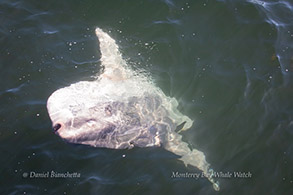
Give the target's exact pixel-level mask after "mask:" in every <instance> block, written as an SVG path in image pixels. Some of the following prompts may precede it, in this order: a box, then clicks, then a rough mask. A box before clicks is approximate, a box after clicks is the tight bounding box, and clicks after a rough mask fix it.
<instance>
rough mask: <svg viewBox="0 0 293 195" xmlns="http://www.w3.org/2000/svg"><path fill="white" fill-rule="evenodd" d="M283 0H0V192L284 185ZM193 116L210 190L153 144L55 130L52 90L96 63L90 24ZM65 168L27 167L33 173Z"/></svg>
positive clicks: (292, 91) (288, 147)
mask: <svg viewBox="0 0 293 195" xmlns="http://www.w3.org/2000/svg"><path fill="white" fill-rule="evenodd" d="M292 25H293V4H292V2H291V1H289V0H284V1H273V0H271V1H269V0H266V1H261V0H247V1H240V0H237V1H232V0H230V1H229V0H222V1H207V0H206V1H205V0H199V1H172V0H165V1H164V0H162V1H152V0H145V1H136V0H128V1H114V0H107V1H106V0H99V1H93V0H84V1H77V0H72V1H37V0H26V1H24V0H23V1H20V0H18V1H17V0H3V1H1V2H0V45H1V46H0V51H1V52H0V68H1V71H0V78H1V82H0V121H1V123H0V143H1V145H0V151H1V160H0V163H1V167H0V173H1V178H0V192H1V194H74V193H91V194H179V193H180V194H292V193H293V169H292V162H293V144H292V141H293V101H292V99H293V85H292V84H293V79H292V78H293V77H292V72H293V26H292ZM97 26H98V27H100V28H102V29H104V30H106V31H108V32H110V34H111V36H112V37H113V38H115V39H116V40H117V42H118V44H119V46H120V48H121V52H122V53H123V55H124V57H125V58H126V59H127V60H128V63H129V64H130V65H131V66H133V68H137V69H143V70H145V72H148V73H149V74H150V76H151V77H152V78H153V80H154V81H155V83H156V84H157V85H158V86H159V87H160V88H162V90H163V91H164V92H165V93H166V94H167V95H169V96H172V97H175V98H176V99H177V100H178V101H179V104H180V105H179V108H180V110H181V112H182V113H184V114H186V115H188V116H189V117H190V118H192V119H193V120H194V121H195V122H194V125H193V127H192V128H191V129H190V130H189V131H187V132H185V133H184V134H183V135H184V140H185V141H187V142H188V143H189V144H190V146H191V147H193V148H197V149H199V150H201V151H203V152H204V153H205V155H206V157H207V161H208V162H210V163H211V166H212V167H213V168H214V170H215V171H218V172H223V173H227V172H231V173H234V172H244V173H251V174H252V176H251V177H249V178H246V179H245V178H237V177H232V178H224V177H221V178H219V182H220V184H221V191H220V192H215V191H214V190H213V188H212V186H211V184H210V183H209V182H208V181H207V180H206V179H204V178H201V179H192V178H172V173H173V172H180V173H185V172H189V173H197V172H199V171H198V170H196V169H195V168H192V167H188V168H186V167H185V166H184V165H183V164H182V163H181V162H180V161H178V160H176V159H177V156H175V155H173V154H171V153H169V152H167V151H165V150H164V149H162V148H142V149H138V148H137V149H133V150H109V149H98V148H92V147H88V146H81V145H73V144H68V143H65V142H64V141H62V140H61V139H60V138H59V137H58V136H56V135H54V134H53V132H52V128H51V121H50V119H49V116H48V114H47V110H46V101H47V98H48V97H49V96H50V94H51V93H52V92H54V91H55V90H56V89H59V88H61V87H64V86H68V85H70V84H71V83H74V82H77V81H81V80H93V79H95V76H96V75H97V74H98V72H99V71H100V62H99V58H100V53H99V47H98V44H97V38H96V37H95V34H94V29H95V27H97ZM51 171H54V172H57V173H67V172H69V173H79V174H80V177H76V178H30V176H29V175H28V176H27V175H26V173H27V174H31V172H35V173H44V174H45V173H47V172H49V173H51Z"/></svg>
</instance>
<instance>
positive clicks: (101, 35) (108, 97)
mask: <svg viewBox="0 0 293 195" xmlns="http://www.w3.org/2000/svg"><path fill="white" fill-rule="evenodd" d="M95 32H96V35H97V37H98V40H99V43H100V51H101V60H100V61H101V66H102V68H103V73H101V74H100V75H99V76H98V78H97V79H96V80H94V81H80V82H77V83H74V84H71V85H70V86H67V87H64V88H61V89H58V90H57V91H55V92H54V93H53V94H52V95H51V96H50V97H49V99H48V101H47V109H48V113H49V116H50V118H51V120H52V123H53V129H54V132H55V133H56V134H57V135H59V136H60V137H61V138H63V139H64V140H66V141H68V142H71V143H77V144H85V145H91V146H94V147H101V148H112V149H130V148H133V147H164V148H165V149H166V150H168V151H170V152H172V153H174V154H176V155H179V156H181V158H180V160H181V161H183V162H184V164H185V165H186V166H187V165H191V166H195V167H197V168H198V169H200V170H201V171H203V173H204V174H205V176H206V177H207V179H208V180H209V181H210V182H211V183H212V184H213V187H214V189H215V190H217V191H218V190H219V183H218V182H216V181H215V180H214V179H213V173H214V172H213V170H212V169H211V168H210V165H209V163H208V162H207V161H206V159H205V155H204V153H203V152H201V151H198V150H196V149H190V148H189V146H188V144H187V143H186V142H183V141H182V135H180V134H179V132H180V131H182V130H186V129H189V128H190V127H191V126H192V123H193V121H192V120H191V119H190V118H189V117H187V116H185V115H183V114H182V113H180V112H179V111H178V109H177V106H178V102H177V100H176V99H175V98H171V97H167V96H166V95H165V94H164V93H163V91H162V90H161V89H160V88H158V87H156V86H155V85H154V83H153V82H152V81H151V79H149V78H148V76H146V75H145V74H143V73H140V72H138V71H134V70H132V69H131V68H130V67H129V66H128V65H127V63H126V61H125V60H124V59H123V58H122V55H121V53H120V52H119V48H118V45H117V44H116V42H115V40H114V39H112V38H111V37H110V36H109V35H108V34H107V33H105V32H104V31H103V30H101V29H100V28H96V30H95ZM178 128H180V129H178ZM178 130H180V131H179V132H178Z"/></svg>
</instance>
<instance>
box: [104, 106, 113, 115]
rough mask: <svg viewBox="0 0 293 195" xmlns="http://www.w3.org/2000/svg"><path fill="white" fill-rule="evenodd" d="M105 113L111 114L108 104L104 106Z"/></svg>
mask: <svg viewBox="0 0 293 195" xmlns="http://www.w3.org/2000/svg"><path fill="white" fill-rule="evenodd" d="M105 113H106V114H107V115H108V116H111V115H112V107H111V106H110V105H107V106H106V107H105Z"/></svg>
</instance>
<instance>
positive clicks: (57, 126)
mask: <svg viewBox="0 0 293 195" xmlns="http://www.w3.org/2000/svg"><path fill="white" fill-rule="evenodd" d="M60 128H61V124H60V123H57V124H56V125H55V126H54V127H53V130H54V132H57V131H58V130H59V129H60Z"/></svg>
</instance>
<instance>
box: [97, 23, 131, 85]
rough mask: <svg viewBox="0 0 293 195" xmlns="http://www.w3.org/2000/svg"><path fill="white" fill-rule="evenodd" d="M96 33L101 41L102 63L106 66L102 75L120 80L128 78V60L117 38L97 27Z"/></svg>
mask: <svg viewBox="0 0 293 195" xmlns="http://www.w3.org/2000/svg"><path fill="white" fill-rule="evenodd" d="M96 35H97V37H98V39H99V43H100V51H101V63H102V66H103V68H104V72H103V74H102V75H101V77H102V78H107V79H111V80H118V81H119V80H124V79H126V78H127V74H126V62H125V61H124V60H123V58H122V55H121V53H120V51H119V47H118V45H117V44H116V42H115V40H114V39H112V38H111V37H110V36H109V35H108V34H107V33H105V32H104V31H103V30H101V29H100V28H96Z"/></svg>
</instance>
